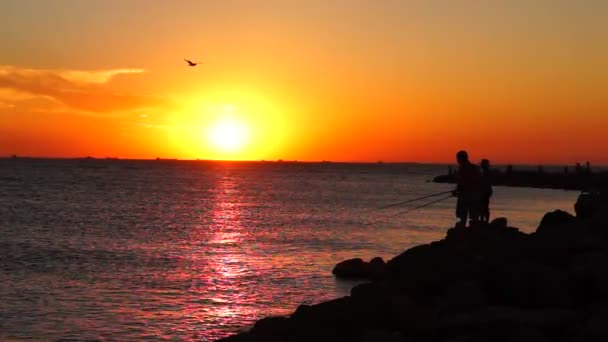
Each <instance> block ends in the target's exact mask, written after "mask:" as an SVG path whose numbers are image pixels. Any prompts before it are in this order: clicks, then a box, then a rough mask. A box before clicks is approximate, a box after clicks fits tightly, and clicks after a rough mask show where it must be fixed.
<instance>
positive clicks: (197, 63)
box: [184, 58, 200, 67]
mask: <svg viewBox="0 0 608 342" xmlns="http://www.w3.org/2000/svg"><path fill="white" fill-rule="evenodd" d="M184 61H186V63H188V66H191V67H195V66H197V65H199V64H200V62H193V61H191V60H189V59H185V58H184Z"/></svg>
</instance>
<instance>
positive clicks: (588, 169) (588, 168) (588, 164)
mask: <svg viewBox="0 0 608 342" xmlns="http://www.w3.org/2000/svg"><path fill="white" fill-rule="evenodd" d="M586 167H587V168H586V170H585V171H587V173H588V174H591V163H589V162H587V163H586Z"/></svg>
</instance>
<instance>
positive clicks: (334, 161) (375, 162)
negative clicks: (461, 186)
mask: <svg viewBox="0 0 608 342" xmlns="http://www.w3.org/2000/svg"><path fill="white" fill-rule="evenodd" d="M2 159H35V160H122V161H184V162H229V163H303V164H304V163H306V164H322V163H334V164H418V165H444V166H450V165H455V164H456V162H445V161H433V162H422V161H383V160H377V161H348V160H298V159H270V160H266V159H202V158H196V159H190V158H171V157H169V158H166V157H156V158H124V157H123V158H121V157H93V156H83V157H62V156H20V155H2V156H0V160H2ZM576 163H577V162H571V163H570V164H565V163H545V164H542V163H526V162H514V163H513V162H511V163H504V162H500V163H495V164H494V165H505V166H506V165H519V166H549V167H566V166H575V165H576ZM585 163H586V162H580V164H581V165H584V164H585ZM590 164H591V165H594V164H592V163H590ZM594 166H599V167H608V163H607V164H602V163H600V164H595V165H594Z"/></svg>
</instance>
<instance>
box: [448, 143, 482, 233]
mask: <svg viewBox="0 0 608 342" xmlns="http://www.w3.org/2000/svg"><path fill="white" fill-rule="evenodd" d="M456 161H457V162H458V171H457V173H456V184H457V186H456V190H455V191H454V192H453V194H454V195H455V196H457V197H458V201H457V202H456V217H458V218H459V219H460V222H458V225H459V226H466V224H467V220H471V222H477V220H478V219H479V204H480V195H481V191H480V190H481V186H480V178H481V174H480V172H479V167H478V166H477V165H475V164H472V163H471V162H470V161H469V155H468V153H467V152H466V151H459V152H458V153H456Z"/></svg>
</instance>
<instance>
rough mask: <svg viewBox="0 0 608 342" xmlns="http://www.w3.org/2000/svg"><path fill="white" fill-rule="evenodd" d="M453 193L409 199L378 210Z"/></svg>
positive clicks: (445, 192)
mask: <svg viewBox="0 0 608 342" xmlns="http://www.w3.org/2000/svg"><path fill="white" fill-rule="evenodd" d="M452 191H453V190H450V191H444V192H439V193H436V194H431V195H426V196H422V197H418V198H413V199H409V200H407V201H402V202H398V203H393V204H389V205H385V206H383V207H380V208H377V209H378V210H383V209H388V208H392V207H397V206H400V205H404V204H408V203H412V202H416V201H420V200H423V199H427V198H431V197H435V196H440V195H445V194H451V193H452ZM450 197H451V196H450Z"/></svg>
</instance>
